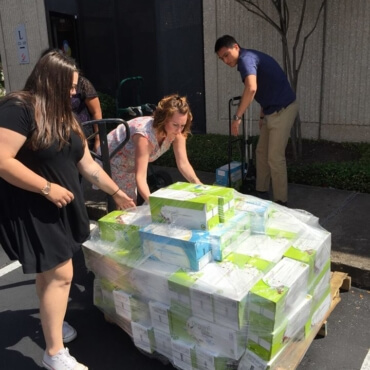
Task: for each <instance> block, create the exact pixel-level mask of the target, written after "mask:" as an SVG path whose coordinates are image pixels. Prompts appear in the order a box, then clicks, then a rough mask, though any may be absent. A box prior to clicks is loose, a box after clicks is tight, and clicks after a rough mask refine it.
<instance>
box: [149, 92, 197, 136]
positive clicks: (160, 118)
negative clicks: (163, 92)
mask: <svg viewBox="0 0 370 370" xmlns="http://www.w3.org/2000/svg"><path fill="white" fill-rule="evenodd" d="M175 113H180V114H187V115H188V117H187V120H186V124H185V127H184V129H183V130H182V134H183V135H184V136H185V137H187V136H188V134H189V133H190V132H191V131H190V128H191V124H192V121H193V115H192V113H191V110H190V106H189V103H188V101H187V99H186V97H185V96H179V95H178V94H172V95H167V96H165V97H164V98H162V99H161V101H160V102H159V103H158V106H157V108H156V110H155V111H154V114H153V116H154V122H153V127H154V128H155V129H156V130H157V131H158V132H159V133H166V130H165V124H166V122H167V121H168V119H169V118H171V117H172V116H173V115H174V114H175Z"/></svg>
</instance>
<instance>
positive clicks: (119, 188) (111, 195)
mask: <svg viewBox="0 0 370 370" xmlns="http://www.w3.org/2000/svg"><path fill="white" fill-rule="evenodd" d="M120 190H121V189H120V188H118V189H117V190H116V191H115V192H114V193H113V194H112V195H111V197H113V196H114V195H116V194H117V193H118V192H119V191H120Z"/></svg>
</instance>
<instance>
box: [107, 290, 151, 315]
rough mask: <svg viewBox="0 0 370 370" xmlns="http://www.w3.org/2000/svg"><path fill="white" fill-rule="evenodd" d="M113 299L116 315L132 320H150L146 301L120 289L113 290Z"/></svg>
mask: <svg viewBox="0 0 370 370" xmlns="http://www.w3.org/2000/svg"><path fill="white" fill-rule="evenodd" d="M113 299H114V306H115V309H116V313H117V315H118V316H121V317H123V318H124V319H127V320H130V321H133V322H139V321H140V322H143V321H148V320H150V314H149V306H148V304H147V303H146V302H144V301H142V300H140V299H139V298H138V297H135V296H133V295H132V294H130V293H126V292H124V291H123V290H120V289H114V290H113Z"/></svg>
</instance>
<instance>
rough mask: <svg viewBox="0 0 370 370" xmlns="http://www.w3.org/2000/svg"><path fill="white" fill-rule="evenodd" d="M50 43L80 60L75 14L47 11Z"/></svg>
mask: <svg viewBox="0 0 370 370" xmlns="http://www.w3.org/2000/svg"><path fill="white" fill-rule="evenodd" d="M49 21H50V33H49V36H50V43H51V46H52V47H53V48H58V49H60V50H62V51H63V53H65V54H66V55H68V56H71V57H72V58H74V59H75V60H76V61H77V63H79V62H80V50H79V43H78V28H77V27H78V25H77V16H75V15H68V14H62V13H56V12H49Z"/></svg>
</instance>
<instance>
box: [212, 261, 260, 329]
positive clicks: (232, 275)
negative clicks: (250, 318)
mask: <svg viewBox="0 0 370 370" xmlns="http://www.w3.org/2000/svg"><path fill="white" fill-rule="evenodd" d="M219 266H220V267H221V269H222V270H223V274H222V278H221V279H220V280H219V281H218V283H217V288H216V290H215V292H214V294H213V306H214V322H215V323H219V324H220V325H223V326H226V327H229V328H231V329H234V330H245V329H246V325H247V309H246V305H247V297H248V293H249V291H250V289H251V288H252V287H253V286H254V285H255V283H256V282H257V281H258V280H259V279H260V278H261V277H262V272H261V271H259V270H257V269H256V268H255V267H251V266H248V265H244V266H243V267H242V268H240V267H239V266H237V265H235V264H234V263H232V262H229V261H224V262H221V263H219Z"/></svg>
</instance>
